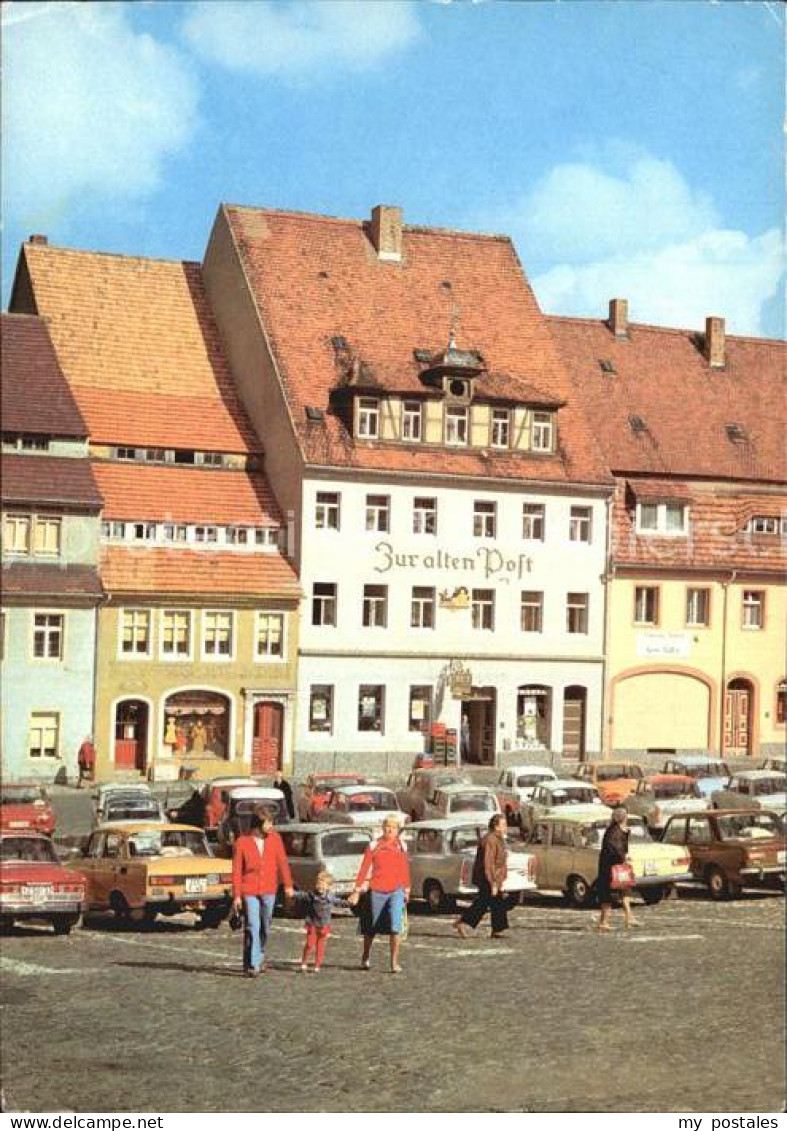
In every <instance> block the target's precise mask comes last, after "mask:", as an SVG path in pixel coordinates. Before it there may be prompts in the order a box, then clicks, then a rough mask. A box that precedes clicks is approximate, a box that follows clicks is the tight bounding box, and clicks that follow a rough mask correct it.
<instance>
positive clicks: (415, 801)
mask: <svg viewBox="0 0 787 1131" xmlns="http://www.w3.org/2000/svg"><path fill="white" fill-rule="evenodd" d="M470 784H471V782H470V778H469V777H468V776H467V775H466V774H463V773H462V771H461V770H452V769H436V770H414V771H413V772H412V773H411V774H410V776H409V778H408V779H407V785H406V786H405V787H404V789H397V791H396V797H397V800H398V802H399V808H400V809H402V810H403V811H404V812H405V813H408V814H409V815H410V820H411V821H422V820H423V818H424V816H425V815H426V803H427V802H428V801H431V800H432V798H433V797H434V795H435V790H437V789H439V788H440V787H441V786H446V785H470Z"/></svg>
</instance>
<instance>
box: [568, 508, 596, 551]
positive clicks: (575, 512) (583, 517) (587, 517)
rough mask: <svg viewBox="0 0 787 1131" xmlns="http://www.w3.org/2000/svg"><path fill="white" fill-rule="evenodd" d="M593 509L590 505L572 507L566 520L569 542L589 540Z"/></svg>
mask: <svg viewBox="0 0 787 1131" xmlns="http://www.w3.org/2000/svg"><path fill="white" fill-rule="evenodd" d="M592 516H593V511H592V510H591V508H590V507H572V508H571V514H570V516H569V520H568V538H569V541H570V542H590V528H591V520H592Z"/></svg>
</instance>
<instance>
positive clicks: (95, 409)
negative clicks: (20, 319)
mask: <svg viewBox="0 0 787 1131" xmlns="http://www.w3.org/2000/svg"><path fill="white" fill-rule="evenodd" d="M12 302H14V303H15V304H17V305H16V308H19V307H22V306H30V304H32V306H33V310H34V312H35V313H38V314H41V315H44V316H46V318H47V321H48V324H49V331H50V334H51V337H52V341H53V343H54V346H55V349H56V351H57V356H58V359H59V361H60V364H61V366H62V368H63V372H64V373H65V375H66V377H67V379H68V382H69V385H70V386H71V389H72V392H73V394H74V397H75V398H76V401H77V403H78V405H79V407H80V409H81V411H82V413H83V415H84V417H85V420H86V422H87V425H88V429H89V432H90V438H91V440H92V441H93V442H94V443H100V444H101V443H103V444H126V445H132V446H135V445H139V446H146V445H151V446H155V447H169V448H173V447H181V448H192V449H198V450H205V451H227V452H240V453H242V452H247V451H252V450H258V449H259V446H260V445H259V442H258V440H257V438H256V437H255V435H254V432H253V430H252V428H251V425H250V424H249V421H248V418H247V416H246V413H245V411H244V409H243V406H242V404H241V402H240V399H239V397H238V394H237V392H236V390H235V386H234V384H233V381H232V378H231V375H230V371H229V366H228V364H227V360H226V357H225V355H224V351H223V349H222V345H221V341H220V339H219V334H218V330H217V328H216V325H215V322H214V320H213V316H212V314H211V312H210V308H209V306H208V302H207V298H206V296H205V291H204V288H203V283H202V272H201V268H200V265H199V264H198V263H185V262H180V261H172V260H162V259H141V258H132V257H130V256H124V255H107V254H103V253H101V254H100V253H97V252H88V251H71V250H67V249H63V248H55V247H51V246H49V245H42V244H38V243H36V244H32V243H28V244H25V245H24V247H23V248H22V253H21V258H20V263H19V268H18V271H17V280H16V285H15V289H14V299H13V300H12Z"/></svg>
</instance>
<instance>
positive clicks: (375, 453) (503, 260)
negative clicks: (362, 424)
mask: <svg viewBox="0 0 787 1131" xmlns="http://www.w3.org/2000/svg"><path fill="white" fill-rule="evenodd" d="M222 217H226V222H227V223H228V224H229V226H230V229H231V232H232V236H233V238H234V240H235V243H236V246H237V248H238V252H239V255H240V259H241V263H242V267H243V269H244V271H245V272H246V275H247V277H248V279H249V284H250V287H251V289H252V291H253V295H254V298H255V300H256V303H257V306H258V309H259V311H260V313H261V317H262V320H263V323H264V326H265V330H266V333H267V334H268V336H269V340H270V344H271V348H272V351H273V354H274V357H275V359H276V363H277V367H278V371H279V373H280V375H281V380H282V385H283V388H284V391H285V394H286V397H287V400H288V402H289V406H290V410H291V412H292V414H293V418H294V420H295V424H296V428H297V430H298V435H299V438H300V443H301V447H302V449H303V453H304V456H305V458H306V459H307V461H309V462H311V463H315V464H320V465H343V466H348V465H349V466H354V467H362V468H368V469H382V470H393V471H395V470H407V471H412V470H414V469H417V470H423V471H424V472H431V473H434V472H436V471H442V470H444V469H445V470H450V472H451V473H453V474H457V475H474V476H475V475H485V476H491V475H501V476H504V477H506V478H526V479H541V480H549V481H554V482H571V481H584V482H593V483H605V482H608V481H609V474H608V472H607V470H606V467H605V464H604V461H603V459H602V456H601V453H600V451H599V449H598V447H597V445H596V443H595V440H594V437H593V434H592V431H591V429H590V427H589V426H588V423H587V421H586V419H585V416H584V414H583V411H582V409H581V407H580V406H579V404H578V403H577V398H576V396H575V395H574V393H573V390H572V389H571V386H570V382H569V379H568V375H567V372H566V369H565V366H564V364H563V362H562V360H561V358H560V356H559V354H558V352H557V349H556V348H555V344H554V342H553V340H552V337H551V335H550V333H549V329H548V326H547V323H546V320H545V318H544V316H543V315H542V314H541V311H540V310H539V308H538V305H537V303H536V300H535V298H534V296H533V293H532V291H531V289H530V286H529V284H528V282H527V280H526V278H525V276H524V274H523V272H522V269H521V267H520V264H519V261H518V259H517V257H516V253H515V252H514V249H513V245H512V244H511V241H510V240H509V239H507V238H505V237H501V236H480V235H470V234H466V233H461V232H447V231H441V230H437V229H426V228H415V227H407V226H406V227H405V228H404V231H403V260H402V262H401V263H390V262H383V261H380V260H379V259H378V257H377V254H376V252H375V250H374V248H373V246H372V244H371V243H370V240H369V236H368V231H367V225H365V224H363V223H361V222H360V221H355V220H337V219H333V218H329V217H324V216H311V215H305V214H297V213H285V212H275V211H263V210H261V209H252V208H240V207H235V206H226V207H225V208H224V209H223V213H222V215H221V216H220V217H219V220H218V221H217V223H219V224H221V223H222V222H223V220H222ZM452 324H454V325H455V326H456V330H457V334H456V337H457V345H458V347H459V348H460V349H462V350H475V351H479V352H480V353H481V354H482V356H483V359H484V363H485V366H486V367H487V368H488V370H489V373H490V375H491V376H490V377H489V378H485V377H484V376H483V375H482V376H481V377H479V378H478V381H477V385H476V390H477V395H478V396H479V397H482V396H483V393H484V391H485V381H487V382H488V387H487V388H486V392H487V395H490V396H491V395H495V396H497V395H500V393H501V391H503V392H504V393H505V394H507V395H508V396H509V397H510V398H511V399H512V400H521V401H522V402H528V401H532V399H533V398H534V397H539V398H546V399H547V400H557V401H564V400H567V401H568V402H569V403H568V404H567V405H566V407H565V408H562V409H561V410H560V412H559V415H558V420H559V446H560V450H559V453H558V454H557V455H556V456H555V457H553V458H551V459H549V458H547V459H544V458H543V457H538V456H536V457H531V456H529V455H528V454H527V453H521V454H519V453H516V454H514V453H510V454H509V455H508V457H506V458H503V459H494V460H490V461H484V460H482V459H480V458H479V456H478V454H477V453H473V452H472V451H470V450H468V451H464V452H459V451H455V452H450V453H446V451H445V449H444V448H442V447H441V448H439V449H436V448H432V449H428V448H426V447H424V448H423V450H420V449H419V451H418V452H417V453H416V452H415V451H414V448H413V447H412V446H407V447H406V448H405V447H403V446H395V445H394V446H392V445H385V444H373V445H370V444H364V445H361V444H353V443H352V440H351V438H350V437H349V436H348V434H347V431H346V429H345V427H344V425H343V424H342V422H341V420H340V419H339V418H338V417H337V415H335V413H334V412H333V411H330V412H328V414H327V415H326V418H325V420H324V422H321V423H316V424H314V423H307V421H306V419H305V409H306V407H307V406H314V407H317V408H321V409H323V410H327V409H328V407H329V400H330V396H331V391H332V390H333V389H334V388H335V387H336V386H337V382H341V380H342V375H341V372H340V370H339V368H338V367H337V357H336V350H335V348H334V346H333V344H332V341H331V339H332V338H333V337H334V336H337V335H340V336H343V337H344V338H346V340H347V344H348V347H349V349H350V351H351V352H352V355H353V356H354V357H356V358H358V359H359V361H360V362H362V363H363V366H364V373H365V375H366V378H367V379H371V380H373V381H374V382H375V383H376V385H377V387H379V388H380V389H381V390H383V389H386V390H390V391H397V392H406V391H415V390H419V391H423V386H422V385H421V383H420V381H419V380H418V373H419V371H420V368H421V367H420V366H419V364H418V363H417V361H416V359H415V357H414V353H413V351H414V350H417V349H423V350H429V351H435V352H436V351H439V350H441V349H443V348H445V346H446V344H447V341H448V337H449V332H450V329H451V327H452Z"/></svg>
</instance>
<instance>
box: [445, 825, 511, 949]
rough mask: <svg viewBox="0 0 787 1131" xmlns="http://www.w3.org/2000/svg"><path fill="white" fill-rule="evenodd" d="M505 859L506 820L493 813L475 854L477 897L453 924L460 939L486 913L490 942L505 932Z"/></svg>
mask: <svg viewBox="0 0 787 1131" xmlns="http://www.w3.org/2000/svg"><path fill="white" fill-rule="evenodd" d="M507 860H508V847H507V846H506V819H505V817H504V816H503V814H502V813H496V814H495V816H494V817H492V819H491V820H490V822H489V829H488V831H487V833H486V834H485V836H484V837H483V839H482V840H481V843H480V844H479V846H478V849H477V851H476V854H475V863H474V864H473V883H474V884H475V886H476V887H477V888H478V895H477V896H476V897H475V899H474V900H473V902H472V903H471V904H470V906H469V907H468V908H467V910H466V911H463V912H462V914H461V915H460V916H459V918H458V919H456V920H455V921H454V927H455V928H456V930H457V931H458V932H459V934H460V935H461V936H462V938H467V937H468V935H467V928H468V927H473V928H475V927H477V926H478V924H479V923H480V922H481V920H482V919H483V917H484V915H486V913H487V911H489V912H490V913H491V918H492V938H493V939H500V938H502V937H503V936H504V934H505V932H506V931H507V930H508V912H507V911H506V903H505V896H504V895H503V884H504V882H505V878H506V876H507V874H508V869H507V867H506V861H507Z"/></svg>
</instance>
